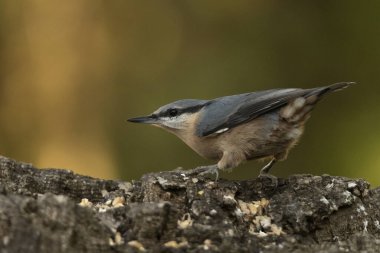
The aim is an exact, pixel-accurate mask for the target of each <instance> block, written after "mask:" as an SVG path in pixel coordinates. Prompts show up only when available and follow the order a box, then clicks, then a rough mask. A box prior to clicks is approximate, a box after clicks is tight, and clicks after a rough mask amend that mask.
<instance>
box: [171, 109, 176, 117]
mask: <svg viewBox="0 0 380 253" xmlns="http://www.w3.org/2000/svg"><path fill="white" fill-rule="evenodd" d="M177 115H178V110H177V109H170V110H169V116H170V117H175V116H177Z"/></svg>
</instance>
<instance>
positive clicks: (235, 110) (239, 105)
mask: <svg viewBox="0 0 380 253" xmlns="http://www.w3.org/2000/svg"><path fill="white" fill-rule="evenodd" d="M307 91H308V90H303V89H278V90H266V91H259V92H253V93H245V94H241V95H233V96H227V97H222V98H217V99H214V100H212V101H211V103H210V104H209V105H207V106H206V107H205V108H204V109H203V110H204V113H203V114H202V117H201V118H200V119H199V123H198V128H197V135H198V136H200V137H204V136H208V135H211V134H214V133H217V132H218V131H220V130H222V129H231V128H233V127H235V126H237V125H239V124H241V123H244V122H247V121H250V120H252V119H255V118H257V117H259V116H260V115H263V114H265V113H267V112H270V111H273V110H275V109H277V108H279V107H281V106H284V105H285V104H287V103H288V102H289V101H291V100H292V99H294V98H297V97H300V96H303V95H305V93H307ZM222 132H224V131H222Z"/></svg>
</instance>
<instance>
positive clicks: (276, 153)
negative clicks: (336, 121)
mask: <svg viewBox="0 0 380 253" xmlns="http://www.w3.org/2000/svg"><path fill="white" fill-rule="evenodd" d="M350 84H353V82H342V83H336V84H332V85H330V86H325V87H318V88H312V89H273V90H265V91H258V92H252V93H244V94H239V95H232V96H226V97H220V98H215V99H212V100H197V99H184V100H179V101H176V102H173V103H170V104H167V105H164V106H162V107H160V108H159V109H158V110H156V111H155V112H153V113H152V114H151V115H149V116H145V117H138V118H132V119H129V120H128V121H130V122H135V123H146V124H151V125H154V126H158V127H161V128H163V129H165V130H167V131H169V132H171V133H173V134H175V135H176V136H178V137H179V138H180V139H181V140H183V141H184V142H185V143H186V144H187V145H189V146H190V147H191V148H192V149H193V150H194V151H195V152H197V153H198V154H199V155H201V156H203V157H205V158H208V159H212V160H217V161H218V163H217V164H215V165H210V166H203V167H200V168H198V169H200V170H199V171H203V172H202V173H205V172H206V173H210V172H211V173H215V174H216V177H218V170H219V169H220V170H226V169H232V168H235V167H236V166H238V165H239V164H241V163H243V162H245V161H247V160H254V159H261V158H270V159H271V160H270V162H269V163H268V164H267V165H265V166H264V167H263V168H262V169H261V172H260V174H266V173H268V172H269V170H270V168H271V167H272V165H273V164H274V163H275V162H276V161H282V160H285V159H286V157H287V155H288V152H289V150H290V149H291V148H292V147H293V146H294V145H295V144H296V143H297V141H298V140H299V139H300V137H301V135H302V133H303V131H304V125H305V122H306V121H307V119H308V118H309V117H310V112H311V111H312V109H313V107H314V105H315V104H316V103H317V102H318V101H319V100H320V99H321V98H322V97H323V96H324V95H326V94H328V93H330V92H333V91H337V90H341V89H343V88H346V87H347V86H349V85H350Z"/></svg>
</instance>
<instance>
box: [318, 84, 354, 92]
mask: <svg viewBox="0 0 380 253" xmlns="http://www.w3.org/2000/svg"><path fill="white" fill-rule="evenodd" d="M352 84H355V82H341V83H334V84H332V85H329V86H327V87H325V88H327V90H328V91H338V90H342V89H345V88H347V87H348V86H350V85H352Z"/></svg>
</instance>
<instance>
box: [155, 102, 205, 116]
mask: <svg viewBox="0 0 380 253" xmlns="http://www.w3.org/2000/svg"><path fill="white" fill-rule="evenodd" d="M203 106H204V105H197V106H192V107H187V108H169V109H166V110H165V111H161V112H160V113H158V116H160V117H176V116H178V115H181V114H183V113H195V112H197V111H199V110H200V109H201V108H202V107H203Z"/></svg>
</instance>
